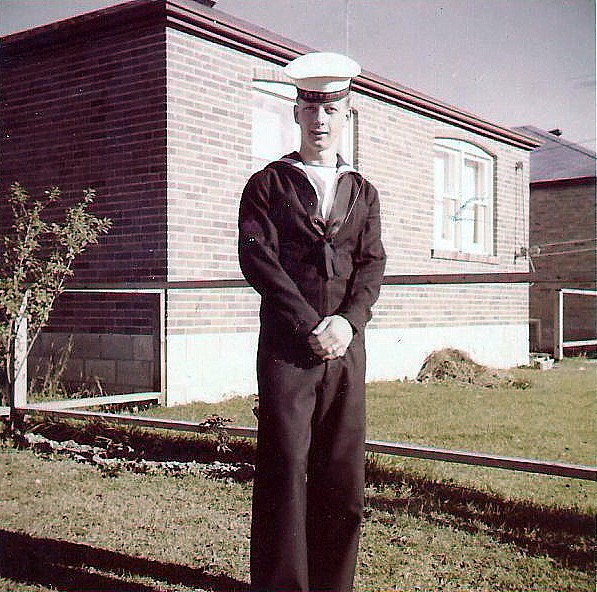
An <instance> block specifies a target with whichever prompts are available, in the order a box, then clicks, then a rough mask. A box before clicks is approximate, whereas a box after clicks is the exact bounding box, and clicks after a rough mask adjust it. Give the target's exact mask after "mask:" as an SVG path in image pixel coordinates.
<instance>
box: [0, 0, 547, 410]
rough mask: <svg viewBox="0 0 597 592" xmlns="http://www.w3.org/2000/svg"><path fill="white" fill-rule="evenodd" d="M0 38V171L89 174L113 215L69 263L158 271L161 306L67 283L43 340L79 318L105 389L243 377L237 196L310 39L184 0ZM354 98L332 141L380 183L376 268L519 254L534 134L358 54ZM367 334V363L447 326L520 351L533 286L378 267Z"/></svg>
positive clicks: (189, 385)
mask: <svg viewBox="0 0 597 592" xmlns="http://www.w3.org/2000/svg"><path fill="white" fill-rule="evenodd" d="M0 49H1V51H2V79H3V80H2V88H1V91H0V92H1V93H2V97H1V98H2V105H3V109H2V129H3V140H2V141H3V146H2V155H3V156H2V161H1V163H0V182H1V184H2V190H3V191H4V190H5V188H6V186H7V185H8V184H9V183H11V182H12V181H14V180H16V179H18V180H19V181H20V182H21V183H22V184H23V185H25V187H26V188H27V189H28V190H30V192H32V193H35V192H36V191H41V190H42V189H43V188H45V187H46V186H48V185H51V184H55V185H58V186H60V187H61V188H62V189H63V191H64V193H65V196H66V197H67V199H72V198H73V196H75V195H79V194H80V192H81V190H82V189H83V188H84V187H86V186H92V187H95V188H96V190H97V193H98V199H97V202H96V205H95V206H94V208H95V213H97V214H98V215H107V216H109V217H111V218H112V219H113V220H114V226H113V229H112V231H111V232H110V234H109V235H108V236H106V237H103V238H102V240H101V246H100V247H97V248H94V249H93V250H90V251H89V252H88V253H87V254H86V255H85V257H84V258H83V259H82V260H81V261H80V264H79V265H78V269H77V276H76V279H77V281H78V282H82V283H85V284H92V283H97V282H102V283H110V282H121V284H120V285H121V286H122V282H125V283H126V286H128V287H138V286H139V285H141V284H142V285H143V286H154V287H155V288H156V289H159V290H165V291H164V292H162V298H163V310H164V312H163V315H162V316H161V317H160V315H159V314H158V312H156V311H157V310H158V308H157V303H158V298H157V296H156V294H149V293H137V294H130V293H105V294H95V293H94V294H89V293H83V294H82V293H69V294H65V295H64V297H63V298H62V299H61V302H60V305H59V307H58V308H57V310H56V311H55V314H53V316H52V320H51V324H50V326H49V327H48V331H47V335H46V337H44V340H45V342H47V341H48V340H49V339H50V338H52V339H58V340H60V339H62V340H64V339H65V337H66V336H67V335H68V334H70V333H74V335H75V343H74V350H73V354H72V361H71V366H70V367H69V373H70V376H71V377H72V378H76V377H79V376H81V375H82V376H87V377H97V378H98V379H99V380H100V381H101V383H102V384H103V385H104V386H105V388H106V390H116V391H118V390H120V391H122V390H131V391H134V390H137V391H138V390H143V389H147V388H157V386H158V383H159V381H160V379H161V380H162V381H164V382H165V386H166V402H167V403H168V404H172V403H179V402H185V401H192V400H215V399H217V398H221V397H222V396H226V395H229V394H233V393H244V394H248V393H252V392H254V391H255V388H256V387H255V378H254V355H255V344H256V336H257V330H258V315H257V310H258V297H257V295H256V294H255V293H254V292H253V291H252V290H251V289H250V288H248V287H246V286H245V285H244V283H243V282H242V281H241V275H240V271H239V267H238V263H237V256H236V216H237V207H238V200H239V196H240V192H241V190H242V187H243V186H244V183H245V181H246V179H247V178H248V176H249V175H250V174H251V172H252V171H253V170H256V169H257V168H258V167H260V166H261V165H262V164H263V162H265V161H267V160H270V159H273V158H277V157H278V156H280V155H281V154H283V153H285V152H289V151H291V150H293V149H295V148H296V147H297V146H296V145H295V144H294V142H295V141H296V136H295V134H294V133H293V131H292V130H293V129H294V128H293V126H292V97H293V88H292V87H291V86H290V85H289V84H288V81H287V80H285V79H284V77H283V75H282V73H281V69H280V66H282V65H284V64H285V63H287V62H288V61H289V60H291V59H293V58H294V57H296V56H297V55H299V54H301V53H304V52H305V51H308V49H307V48H304V47H301V46H298V45H297V44H295V43H293V42H291V41H289V40H287V39H282V38H280V37H278V36H276V35H274V34H271V33H269V32H267V31H264V30H263V29H260V28H257V27H254V26H252V25H250V24H248V23H246V22H243V21H239V20H237V19H234V18H232V17H230V16H228V15H226V14H223V13H221V12H219V11H217V10H214V9H213V8H210V7H208V6H204V5H203V3H199V2H194V1H192V0H136V1H134V2H129V3H126V4H123V5H119V6H116V7H114V8H110V9H106V10H102V11H98V12H95V13H91V14H88V15H84V16H82V17H78V18H74V19H70V20H67V21H63V22H60V23H56V24H53V25H49V26H46V27H41V28H39V29H34V30H31V31H28V32H24V33H20V34H16V35H11V36H9V37H5V38H3V39H2V40H1V44H0ZM353 107H354V108H353V117H352V125H351V126H350V128H349V130H348V131H347V134H346V138H345V143H344V150H343V155H344V157H345V158H347V159H348V160H349V161H351V162H352V163H353V164H354V166H356V167H357V168H358V169H359V170H360V171H361V172H362V173H363V174H364V175H365V176H367V177H368V178H370V179H371V180H372V181H373V182H374V183H375V185H376V186H377V188H378V189H379V191H380V196H381V205H382V216H383V233H384V243H385V246H386V250H387V253H388V266H387V270H386V273H387V274H388V275H396V274H423V275H435V274H450V273H502V272H526V271H527V270H528V262H527V261H526V260H525V259H523V258H516V257H515V253H517V252H519V251H520V249H521V247H525V246H526V245H527V244H528V242H527V239H528V237H527V233H528V221H527V218H526V216H527V211H526V205H525V204H528V183H529V167H528V161H529V151H530V150H531V149H532V148H533V147H534V146H536V142H535V141H534V140H532V139H530V138H528V137H527V136H525V135H524V134H521V133H520V132H516V131H512V130H509V129H506V128H503V127H500V126H498V125H494V124H492V123H490V122H487V121H484V120H482V119H480V118H478V117H476V116H474V115H471V114H468V113H464V112H462V111H460V110H459V109H457V108H454V107H451V106H449V105H446V104H443V103H441V102H440V101H437V100H435V99H432V98H430V97H426V96H423V95H421V94H419V93H417V92H415V91H413V90H411V89H408V88H405V87H402V86H400V85H399V84H396V83H394V82H391V81H388V80H385V79H383V78H381V77H379V76H377V75H375V74H373V73H369V72H364V73H363V74H362V75H361V76H360V77H359V78H358V79H357V80H356V81H355V84H354V101H353ZM289 130H290V131H289ZM2 219H5V217H4V218H2ZM187 281H193V283H192V284H182V283H181V282H187ZM367 339H368V365H369V366H368V368H369V369H368V378H369V379H370V380H374V379H396V378H403V377H405V376H409V377H412V376H415V375H416V374H417V372H418V370H419V368H420V366H421V364H422V362H423V360H424V358H425V357H426V355H427V354H429V353H430V352H431V351H433V350H435V349H438V348H441V347H448V346H450V347H457V348H460V349H463V350H466V351H467V352H468V353H469V354H470V355H471V356H472V357H473V358H474V359H476V360H477V361H479V362H481V363H484V364H489V365H491V366H496V367H507V366H513V365H516V364H520V363H526V362H527V360H528V286H527V285H525V284H502V283H496V284H470V285H425V283H421V284H420V285H408V286H401V285H391V283H388V284H387V285H385V286H384V287H383V289H382V295H381V298H380V300H379V302H378V304H377V306H376V309H375V316H374V320H373V321H372V323H371V324H370V327H369V329H368V336H367ZM45 342H44V341H42V343H41V344H40V347H39V348H38V356H41V357H43V356H45V355H47V349H45V348H47V343H45ZM160 355H161V356H162V357H163V356H165V357H166V364H165V367H166V370H165V374H164V373H162V375H161V376H160V359H159V358H160ZM161 362H162V364H163V362H164V360H163V359H162V360H161Z"/></svg>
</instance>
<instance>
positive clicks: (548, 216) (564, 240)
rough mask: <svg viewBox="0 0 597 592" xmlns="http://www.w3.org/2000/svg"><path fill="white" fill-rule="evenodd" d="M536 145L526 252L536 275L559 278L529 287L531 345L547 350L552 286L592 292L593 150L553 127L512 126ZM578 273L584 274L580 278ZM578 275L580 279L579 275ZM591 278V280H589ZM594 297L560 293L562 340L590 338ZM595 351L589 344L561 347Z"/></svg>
mask: <svg viewBox="0 0 597 592" xmlns="http://www.w3.org/2000/svg"><path fill="white" fill-rule="evenodd" d="M517 130H518V131H520V132H521V133H524V134H525V135H527V136H530V137H533V138H536V139H537V141H539V142H541V145H540V146H539V147H538V148H536V149H535V150H533V151H532V152H531V191H530V194H531V197H530V200H531V201H530V228H529V245H530V248H529V253H530V256H531V260H532V262H533V266H534V268H535V269H536V270H537V272H538V273H539V274H541V275H546V276H549V277H553V278H559V281H558V282H554V283H550V284H532V285H531V288H530V318H531V327H532V329H531V348H532V349H533V350H534V351H537V352H553V349H554V311H555V310H556V304H555V303H556V290H559V289H561V288H566V289H573V290H589V291H595V278H596V277H597V258H596V249H595V240H596V238H595V215H596V212H595V175H596V172H597V171H596V163H597V161H596V156H595V152H593V151H592V150H588V149H587V148H583V147H582V146H580V145H578V144H573V143H572V142H568V141H566V140H565V139H564V138H563V137H562V136H561V132H560V131H559V130H557V129H556V130H552V131H545V130H541V129H538V128H536V127H533V126H530V125H527V126H523V127H519V128H517ZM583 276H587V277H588V278H590V279H586V280H585V281H581V280H582V278H583ZM579 278H580V279H579ZM591 280H592V281H591ZM595 310H596V308H595V296H592V295H585V294H580V293H579V294H575V293H570V294H565V295H564V311H563V312H564V317H563V318H564V323H563V330H564V340H565V341H586V340H593V339H595V338H596V334H597V327H596V316H595ZM575 351H576V352H581V351H584V352H592V353H594V352H595V346H584V347H580V348H576V349H570V350H567V351H566V353H570V352H575Z"/></svg>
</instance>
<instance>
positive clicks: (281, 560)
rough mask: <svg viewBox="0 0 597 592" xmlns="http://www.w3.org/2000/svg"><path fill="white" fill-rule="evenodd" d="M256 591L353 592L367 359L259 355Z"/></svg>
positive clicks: (358, 344) (359, 349)
mask: <svg viewBox="0 0 597 592" xmlns="http://www.w3.org/2000/svg"><path fill="white" fill-rule="evenodd" d="M257 369H258V382H259V430H258V440H257V458H256V474H255V483H254V488H253V518H252V526H251V583H252V590H253V591H254V592H277V591H296V592H315V591H325V592H349V591H350V590H352V583H353V579H354V572H355V564H356V556H357V549H358V539H359V532H360V524H361V521H362V516H363V503H364V441H365V392H364V391H365V350H364V344H363V342H362V339H361V337H360V336H359V335H356V336H355V338H354V340H353V343H352V344H351V346H350V347H349V349H348V351H347V353H346V355H345V356H344V357H343V358H341V359H338V360H332V361H327V362H323V363H318V364H312V365H309V364H307V365H304V364H296V363H293V362H292V361H291V360H289V359H288V358H287V357H280V356H276V354H275V352H274V351H273V350H272V349H270V348H268V347H267V345H264V344H260V347H259V352H258V363H257Z"/></svg>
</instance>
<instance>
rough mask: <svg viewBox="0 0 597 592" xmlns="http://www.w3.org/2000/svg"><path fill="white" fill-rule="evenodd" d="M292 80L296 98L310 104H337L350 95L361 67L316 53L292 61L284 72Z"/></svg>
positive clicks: (335, 54)
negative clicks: (330, 102)
mask: <svg viewBox="0 0 597 592" xmlns="http://www.w3.org/2000/svg"><path fill="white" fill-rule="evenodd" d="M284 72H285V73H286V75H287V76H288V77H289V78H292V80H293V81H294V84H295V86H296V89H297V96H298V97H299V98H301V99H303V100H305V101H309V102H327V101H337V100H339V99H341V98H342V97H345V96H346V95H347V94H348V93H349V91H350V83H351V81H352V79H353V78H354V77H355V76H358V75H359V74H360V73H361V67H360V66H359V65H358V64H357V63H356V62H355V61H354V60H351V59H350V58H348V57H346V56H344V55H341V54H339V53H330V52H315V53H307V54H305V55H302V56H300V57H298V58H296V59H295V60H292V62H290V63H289V64H287V65H286V66H285V68H284Z"/></svg>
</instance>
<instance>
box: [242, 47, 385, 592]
mask: <svg viewBox="0 0 597 592" xmlns="http://www.w3.org/2000/svg"><path fill="white" fill-rule="evenodd" d="M285 71H286V73H287V74H288V76H290V77H291V78H292V79H293V80H294V81H295V85H296V86H297V102H296V105H295V107H294V115H295V120H296V122H297V123H298V125H299V126H300V131H301V146H300V150H299V151H298V152H294V153H292V154H289V155H287V156H285V157H283V158H281V159H280V160H278V161H275V162H273V163H270V164H269V165H267V166H266V167H265V168H264V169H263V170H262V171H260V172H258V173H256V174H255V175H253V177H251V179H250V180H249V181H248V183H247V185H246V187H245V190H244V192H243V195H242V199H241V204H240V211H239V230H240V236H239V259H240V264H241V268H242V271H243V274H244V275H245V277H246V279H247V280H248V281H249V283H250V284H251V285H252V286H253V287H254V288H255V289H256V290H257V291H258V292H259V294H260V295H261V310H260V320H261V331H260V336H259V347H258V353H257V377H258V385H259V430H258V432H259V433H258V441H257V460H256V474H255V484H254V489H253V520H252V534H251V581H252V586H253V590H255V592H275V591H278V590H280V591H282V590H283V591H300V592H309V591H311V592H313V591H315V590H322V591H323V590H325V591H326V592H340V591H342V592H344V591H349V590H351V589H352V582H353V577H354V570H355V563H356V554H357V546H358V538H359V530H360V523H361V519H362V513H363V498H364V492H363V489H364V440H365V350H364V341H363V331H364V328H365V325H366V323H367V321H368V320H369V319H370V317H371V307H372V305H373V304H374V302H375V301H376V299H377V297H378V295H379V288H380V284H381V281H382V277H383V270H384V265H385V254H384V250H383V246H382V244H381V231H380V218H379V200H378V195H377V191H376V190H375V188H374V187H373V186H372V185H371V184H370V183H369V182H368V181H366V180H365V179H364V178H363V177H362V176H361V175H359V174H358V173H357V172H356V171H355V170H354V169H352V168H351V167H350V166H348V165H347V164H346V163H344V162H343V161H342V159H341V158H340V156H339V155H338V146H339V142H340V138H341V134H342V130H343V128H344V126H345V125H346V123H347V121H348V120H349V118H350V105H349V97H348V93H349V86H350V82H351V79H352V78H353V77H354V76H356V75H358V73H359V72H360V67H359V66H358V64H356V63H355V62H353V61H352V60H350V59H349V58H346V57H344V56H340V55H338V54H329V53H314V54H307V55H304V56H301V57H299V58H297V59H296V60H294V61H293V62H291V63H290V64H288V66H286V68H285Z"/></svg>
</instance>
